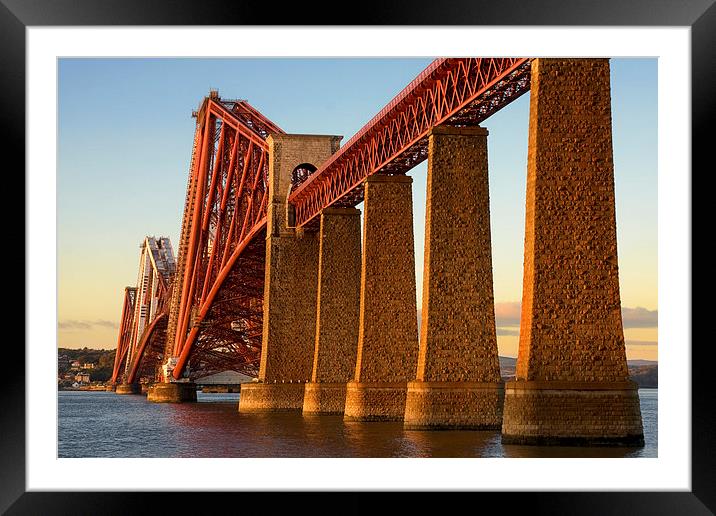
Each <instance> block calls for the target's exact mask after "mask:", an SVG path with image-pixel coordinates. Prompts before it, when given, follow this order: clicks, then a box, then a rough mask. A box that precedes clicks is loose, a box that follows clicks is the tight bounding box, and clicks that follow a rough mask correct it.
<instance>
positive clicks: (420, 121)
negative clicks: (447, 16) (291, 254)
mask: <svg viewBox="0 0 716 516" xmlns="http://www.w3.org/2000/svg"><path fill="white" fill-rule="evenodd" d="M530 61H531V59H529V58H450V59H437V60H435V61H433V62H432V63H431V64H430V65H429V66H428V67H427V68H426V69H425V70H424V71H423V72H421V73H420V75H418V76H417V77H416V78H415V79H414V80H413V81H412V82H411V83H410V84H409V85H408V86H407V87H406V88H405V89H404V90H403V91H401V92H400V93H399V94H398V95H397V96H396V97H395V98H394V99H393V100H392V101H391V102H390V103H389V104H388V105H387V106H385V107H384V108H383V109H382V110H381V111H380V112H379V113H378V114H377V115H376V116H375V117H373V119H372V120H371V121H370V122H368V123H367V124H366V125H365V126H364V127H363V128H362V129H361V130H360V131H359V132H358V133H356V135H355V136H353V138H351V139H350V140H349V141H348V143H346V144H345V145H344V146H343V147H341V149H340V150H339V151H338V152H336V154H334V155H333V157H331V159H329V160H328V161H327V162H326V163H324V164H323V165H322V166H321V167H320V168H319V169H318V170H317V171H316V172H314V173H313V174H312V175H311V177H310V178H309V179H308V180H306V181H305V182H304V183H303V184H302V185H301V186H300V187H299V188H297V189H296V190H295V191H294V192H293V193H292V194H291V195H290V197H289V203H291V204H292V205H293V206H294V209H295V214H296V226H306V225H312V226H315V225H317V224H318V220H319V217H318V215H319V214H320V212H321V210H322V209H323V208H328V207H329V206H346V207H349V206H355V205H357V204H359V203H360V202H361V201H362V200H363V189H362V188H360V185H361V184H362V183H363V181H364V180H365V178H366V177H368V176H369V175H371V174H374V173H382V174H404V173H406V172H407V171H408V170H410V169H411V168H412V167H414V166H415V165H417V164H418V163H420V162H422V161H423V160H425V159H427V156H428V153H427V134H428V131H429V130H430V129H431V128H432V127H434V126H436V125H441V124H445V125H454V126H470V125H477V124H479V123H480V122H481V121H482V120H484V119H486V118H487V117H489V116H490V115H491V114H492V113H494V112H495V111H497V110H499V109H501V108H503V107H504V106H506V105H507V104H509V103H510V102H512V101H513V100H515V99H516V98H518V97H519V96H520V95H522V94H523V93H525V92H527V91H528V90H529V87H530Z"/></svg>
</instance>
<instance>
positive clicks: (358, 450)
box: [58, 389, 657, 458]
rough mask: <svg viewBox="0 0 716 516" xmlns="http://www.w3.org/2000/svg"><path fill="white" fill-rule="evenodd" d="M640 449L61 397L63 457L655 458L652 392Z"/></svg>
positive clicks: (230, 400) (231, 406)
mask: <svg viewBox="0 0 716 516" xmlns="http://www.w3.org/2000/svg"><path fill="white" fill-rule="evenodd" d="M639 396H640V399H641V404H642V419H643V422H644V433H645V443H646V445H645V447H644V448H612V447H591V448H582V447H566V446H564V447H559V446H519V445H502V442H501V439H500V433H499V432H498V431H419V430H404V429H403V424H402V423H401V422H381V423H377V422H376V423H356V422H349V423H346V422H344V421H343V417H342V416H305V417H304V416H303V415H302V414H301V412H300V411H296V412H278V413H257V414H244V413H239V412H238V400H239V397H238V394H203V393H199V395H198V403H185V404H171V403H150V402H148V401H147V400H146V397H144V396H118V395H116V394H115V393H111V392H107V393H105V392H60V393H59V421H58V424H59V443H58V444H59V446H58V450H59V456H60V457H511V458H512V457H656V452H657V426H656V425H657V391H656V390H655V389H653V390H650V391H649V390H640V391H639Z"/></svg>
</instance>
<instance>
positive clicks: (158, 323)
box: [125, 311, 167, 383]
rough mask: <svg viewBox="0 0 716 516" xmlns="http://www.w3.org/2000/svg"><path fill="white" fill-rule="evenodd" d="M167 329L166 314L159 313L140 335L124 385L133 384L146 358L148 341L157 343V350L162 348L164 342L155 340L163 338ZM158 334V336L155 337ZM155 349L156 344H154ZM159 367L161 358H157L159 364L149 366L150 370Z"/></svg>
mask: <svg viewBox="0 0 716 516" xmlns="http://www.w3.org/2000/svg"><path fill="white" fill-rule="evenodd" d="M166 328H167V312H166V311H164V312H160V313H159V314H157V316H156V317H155V318H154V320H153V321H152V322H151V323H150V324H149V326H147V328H146V329H145V330H144V333H143V334H142V340H141V341H140V343H139V346H137V351H136V352H135V354H134V357H133V358H132V367H131V369H130V370H129V373H128V374H127V377H126V379H125V383H134V382H135V381H136V379H137V373H138V372H139V370H140V365H141V364H142V363H143V362H144V361H145V359H146V358H148V357H147V356H146V355H147V345H148V344H149V343H150V341H154V342H155V343H159V349H160V350H161V349H163V348H164V342H162V340H161V338H157V337H160V336H163V333H164V332H165V331H166ZM157 334H160V335H157ZM155 347H156V344H155ZM160 365H161V357H160V358H159V363H154V364H151V365H150V367H151V368H152V369H156V368H157V366H160Z"/></svg>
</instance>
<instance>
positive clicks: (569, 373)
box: [112, 58, 643, 446]
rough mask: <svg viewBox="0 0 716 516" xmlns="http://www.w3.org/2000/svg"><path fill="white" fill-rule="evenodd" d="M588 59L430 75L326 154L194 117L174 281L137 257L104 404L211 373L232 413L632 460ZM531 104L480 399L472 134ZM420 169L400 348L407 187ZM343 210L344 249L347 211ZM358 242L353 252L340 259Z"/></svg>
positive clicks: (477, 183) (630, 414)
mask: <svg viewBox="0 0 716 516" xmlns="http://www.w3.org/2000/svg"><path fill="white" fill-rule="evenodd" d="M609 77H610V75H609V60H608V59H531V58H450V59H438V60H436V61H434V62H433V63H432V64H431V65H430V66H428V67H427V68H426V69H425V70H424V71H423V72H422V73H421V74H420V75H418V77H416V78H415V80H414V81H412V82H411V83H410V84H409V85H408V86H407V87H406V88H405V89H404V90H403V91H402V92H401V93H399V94H398V95H397V96H396V97H395V98H394V99H393V100H392V101H391V102H390V103H389V104H388V105H387V106H385V108H383V109H382V110H381V111H380V112H379V113H378V114H377V115H376V116H375V117H374V118H373V119H372V120H371V121H370V122H369V123H368V124H367V125H366V126H365V127H364V128H363V129H361V130H360V131H359V132H358V133H357V134H356V135H355V136H353V137H352V138H351V139H350V140H349V141H348V142H347V143H346V144H345V145H343V146H340V141H341V139H342V137H340V136H333V135H302V134H286V133H285V132H283V131H282V130H281V129H280V128H279V127H278V126H277V125H276V124H274V123H273V122H271V121H270V120H268V119H266V117H264V116H263V115H262V114H261V113H260V112H258V111H257V110H256V109H255V108H253V107H252V106H251V105H250V104H249V103H248V102H247V101H245V100H226V99H222V98H221V97H220V96H219V95H218V92H211V93H210V94H209V96H208V97H206V98H204V100H203V101H202V103H201V105H200V107H199V109H198V110H197V111H196V112H195V113H194V115H195V117H196V119H197V124H196V133H195V137H194V144H193V150H192V158H191V165H190V170H189V180H188V184H187V192H186V201H185V208H184V215H183V220H182V226H181V236H180V241H179V243H178V246H179V247H178V253H177V257H176V260H175V259H174V255H173V252H172V248H171V244H170V243H169V242H168V240H167V239H163V238H160V239H156V238H154V237H148V238H147V239H145V241H144V243H143V246H142V255H141V256H142V257H141V260H140V272H139V278H138V283H137V286H136V287H127V289H126V290H125V300H124V307H123V312H122V319H121V321H122V323H121V326H120V330H119V336H118V350H117V355H116V357H117V358H116V361H115V368H114V375H113V377H112V382H113V384H114V385H115V389H116V391H117V392H118V393H139V392H141V383H144V384H151V387H150V388H149V393H148V399H149V400H150V401H173V402H181V401H195V400H196V390H195V384H194V382H195V381H196V380H197V379H198V378H200V377H202V376H206V375H209V374H212V373H215V372H219V371H224V370H227V369H231V370H235V371H237V372H240V373H243V374H247V375H249V376H252V377H254V378H256V379H257V381H256V382H253V383H249V384H244V385H243V386H242V392H241V396H240V402H239V407H238V409H239V412H241V413H249V412H274V411H290V410H293V411H303V413H304V414H306V415H308V414H312V415H313V414H317V415H332V416H335V415H340V416H342V418H343V420H345V421H359V422H369V421H394V422H401V423H402V424H403V425H404V426H405V428H407V429H462V430H465V429H482V430H499V431H501V440H502V442H503V443H505V444H507V443H521V444H565V443H566V444H580V445H581V444H616V445H632V446H633V445H637V446H639V445H642V444H643V426H642V418H641V413H640V404H639V396H638V392H637V388H636V385H635V384H634V383H633V382H631V381H630V380H629V377H628V372H627V364H626V353H625V345H624V334H623V326H622V320H621V302H620V296H619V281H618V262H617V249H616V218H615V200H614V170H613V158H612V140H611V138H612V132H611V104H610V99H611V96H610V95H611V93H610V82H609ZM527 91H531V97H530V120H529V149H528V171H527V209H526V224H525V230H526V233H525V256H524V278H523V299H522V317H521V324H520V343H519V356H518V362H517V370H516V379H515V381H512V382H507V383H506V384H505V383H503V382H502V381H501V379H500V371H499V363H498V356H497V340H496V332H495V313H494V299H493V284H492V258H491V243H490V206H489V189H488V173H487V171H488V158H487V138H488V135H489V131H488V127H485V126H482V125H481V124H483V123H484V122H485V121H486V120H487V119H488V117H489V116H490V115H491V114H493V113H494V112H496V111H497V110H499V109H501V108H503V107H504V106H506V105H508V104H509V103H510V102H512V101H513V100H515V99H516V98H518V97H519V96H520V95H522V94H524V93H525V92H527ZM426 159H427V160H428V178H427V179H428V181H427V189H428V191H427V207H426V227H425V239H426V241H425V254H424V257H425V258H424V260H425V261H424V265H425V266H424V278H423V303H422V319H421V322H420V324H421V331H420V333H419V335H420V337H419V339H418V327H417V323H416V317H415V314H416V301H415V300H416V286H415V258H414V243H413V230H412V228H413V222H412V218H413V210H412V198H411V188H412V179H411V178H410V176H408V175H407V173H408V172H409V171H410V169H411V168H412V167H413V166H415V165H416V164H418V163H420V162H422V161H424V160H426ZM361 202H362V203H363V227H362V228H361V218H360V211H359V210H357V209H356V208H355V207H356V206H357V205H359V204H360V203H361ZM361 239H362V241H361Z"/></svg>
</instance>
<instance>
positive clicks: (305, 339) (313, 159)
mask: <svg viewBox="0 0 716 516" xmlns="http://www.w3.org/2000/svg"><path fill="white" fill-rule="evenodd" d="M340 140H341V137H339V136H318V135H295V134H272V135H270V136H269V137H268V138H267V140H266V141H267V143H268V145H269V192H268V196H269V197H268V214H267V232H266V273H265V274H266V276H265V283H264V302H263V308H264V318H263V337H262V349H261V365H260V369H259V382H258V383H247V384H245V385H243V386H242V388H241V396H240V398H239V411H240V412H262V411H275V410H301V409H302V408H303V394H304V386H305V384H306V383H307V382H308V381H309V380H310V379H311V372H312V367H313V354H314V349H315V337H316V299H317V288H318V251H319V238H318V233H317V232H316V231H304V230H301V229H298V230H297V229H295V228H293V227H290V226H289V222H290V221H289V220H288V216H287V213H288V209H287V208H288V204H287V197H288V195H289V194H290V190H291V187H292V182H291V180H292V173H293V171H294V170H295V169H297V168H299V167H303V166H304V165H310V166H313V167H319V166H320V165H321V164H322V163H323V162H324V161H326V160H327V159H328V158H329V157H330V156H331V155H332V154H333V153H334V152H335V151H336V150H338V145H339V143H340Z"/></svg>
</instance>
